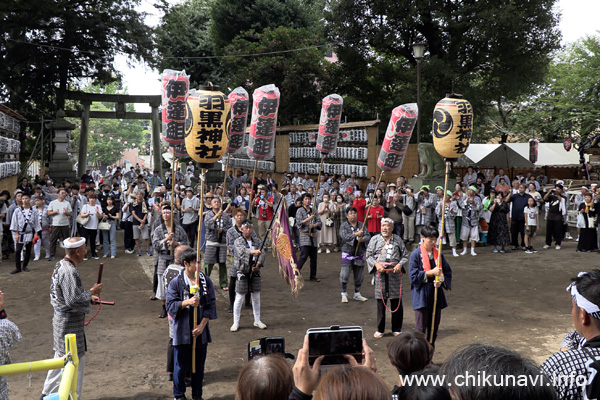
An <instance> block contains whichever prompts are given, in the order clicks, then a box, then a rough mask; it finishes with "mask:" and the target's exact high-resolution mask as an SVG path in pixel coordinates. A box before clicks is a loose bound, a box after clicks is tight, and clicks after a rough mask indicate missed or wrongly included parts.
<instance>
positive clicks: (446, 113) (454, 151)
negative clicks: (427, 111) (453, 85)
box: [433, 94, 473, 160]
mask: <svg viewBox="0 0 600 400" xmlns="http://www.w3.org/2000/svg"><path fill="white" fill-rule="evenodd" d="M472 136H473V107H472V106H471V103H469V102H468V101H467V100H465V99H463V98H462V95H460V94H450V95H448V96H446V97H445V98H444V99H442V100H440V101H439V102H438V103H437V104H436V106H435V109H434V111H433V145H434V146H435V150H436V151H437V152H438V153H439V154H440V155H441V156H442V157H444V158H447V159H449V160H455V159H457V158H458V157H460V156H461V155H463V154H465V152H466V151H467V148H468V147H469V144H470V143H471V138H472Z"/></svg>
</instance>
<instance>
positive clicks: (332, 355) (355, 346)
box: [306, 325, 363, 366]
mask: <svg viewBox="0 0 600 400" xmlns="http://www.w3.org/2000/svg"><path fill="white" fill-rule="evenodd" d="M306 334H307V335H308V346H309V350H308V362H309V363H310V365H313V364H314V362H315V360H316V359H317V358H318V357H319V356H325V358H324V359H323V361H322V362H321V366H337V365H342V364H348V360H347V359H346V357H344V356H345V355H349V356H352V357H354V359H355V360H356V361H357V362H358V363H359V364H360V363H362V357H363V348H362V339H363V331H362V328H361V327H360V326H341V327H340V326H335V325H334V326H331V327H329V328H311V329H309V330H307V331H306Z"/></svg>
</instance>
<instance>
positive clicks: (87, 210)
mask: <svg viewBox="0 0 600 400" xmlns="http://www.w3.org/2000/svg"><path fill="white" fill-rule="evenodd" d="M88 201H89V203H88V204H86V205H84V206H83V207H82V208H81V212H80V213H79V215H80V216H81V217H83V218H85V217H90V218H89V219H88V221H87V223H86V224H85V225H83V228H84V229H85V238H86V241H87V242H88V243H89V244H90V250H91V251H92V257H93V258H94V260H97V259H98V258H99V257H98V254H97V253H96V234H97V232H98V220H99V219H100V218H102V207H100V205H99V204H96V195H95V194H94V193H90V194H88ZM85 260H87V257H86V258H84V261H85Z"/></svg>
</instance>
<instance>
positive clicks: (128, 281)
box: [0, 231, 598, 400]
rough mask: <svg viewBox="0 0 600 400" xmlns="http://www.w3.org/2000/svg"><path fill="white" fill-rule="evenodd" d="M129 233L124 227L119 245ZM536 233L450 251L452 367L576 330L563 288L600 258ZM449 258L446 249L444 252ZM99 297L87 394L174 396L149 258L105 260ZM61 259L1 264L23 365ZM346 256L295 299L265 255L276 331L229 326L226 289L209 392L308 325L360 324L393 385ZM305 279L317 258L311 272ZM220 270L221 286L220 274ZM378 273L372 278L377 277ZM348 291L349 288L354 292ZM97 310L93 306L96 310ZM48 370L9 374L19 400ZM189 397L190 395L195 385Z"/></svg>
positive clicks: (408, 317)
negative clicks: (489, 350)
mask: <svg viewBox="0 0 600 400" xmlns="http://www.w3.org/2000/svg"><path fill="white" fill-rule="evenodd" d="M121 232H122V231H119V232H118V233H117V235H118V240H119V243H122V242H121V240H122V236H121V235H122V233H121ZM542 241H543V239H542V238H540V237H537V238H536V240H535V243H534V244H535V245H536V246H535V247H536V248H538V249H539V250H540V251H539V253H537V254H535V255H530V254H525V253H524V252H522V251H517V252H510V251H509V252H508V253H507V254H504V255H502V254H492V251H491V248H490V247H486V248H481V247H480V248H478V254H479V255H478V256H477V257H472V256H463V257H459V258H454V257H452V256H451V254H450V257H449V262H450V264H451V266H452V270H453V290H452V291H451V292H447V294H446V295H447V298H448V302H449V305H450V306H449V308H447V309H445V310H444V311H443V314H442V322H441V327H440V335H439V338H438V340H437V343H436V344H437V346H436V355H435V357H434V362H436V363H440V362H443V361H444V360H445V359H446V358H447V357H448V356H449V355H450V354H451V353H452V351H454V350H455V349H457V348H458V347H460V346H463V345H466V344H469V343H474V342H484V343H490V344H499V345H500V344H501V345H504V346H507V347H510V348H512V349H515V350H517V351H519V352H521V353H522V354H524V355H526V356H528V357H531V358H532V359H534V360H535V361H536V362H538V363H541V362H542V361H543V360H544V359H545V358H546V357H547V356H549V355H550V354H552V353H553V352H555V351H557V350H558V347H559V344H560V340H561V339H562V336H563V335H564V334H565V333H566V332H568V331H570V330H572V322H571V317H570V311H571V302H570V299H569V295H568V294H567V293H566V292H565V287H566V286H567V285H568V282H569V279H570V278H571V277H573V276H576V275H577V273H578V272H579V271H581V270H586V269H590V268H592V267H595V266H596V265H597V261H598V254H597V253H576V252H575V247H576V243H575V242H574V241H568V242H566V243H564V244H563V248H562V250H560V251H557V250H555V249H554V248H551V249H549V250H543V249H541V247H542V245H543V242H542ZM445 254H446V255H448V252H446V253H445ZM101 261H102V259H101ZM104 261H105V265H104V275H103V282H104V291H103V296H102V298H103V299H105V300H113V301H115V302H116V305H115V306H114V307H110V306H104V307H103V308H102V311H101V312H100V314H99V315H98V317H97V318H96V319H95V320H94V321H93V322H92V323H91V324H90V325H89V326H88V327H87V328H86V336H87V342H88V353H87V357H86V371H85V379H84V387H83V396H82V397H83V398H84V399H85V400H92V399H97V400H100V399H102V400H109V399H110V400H117V399H128V400H134V399H136V400H137V399H140V400H141V399H145V400H154V399H169V398H173V396H172V384H171V382H168V380H167V374H166V373H165V364H166V347H167V342H168V327H167V321H166V320H165V319H158V318H157V315H158V312H159V311H160V303H159V302H157V301H149V300H148V298H149V296H150V295H151V288H152V284H151V280H150V279H149V276H148V274H147V273H146V271H145V269H146V270H147V269H149V268H150V267H151V263H152V262H151V258H150V257H147V256H143V257H137V256H135V255H127V254H123V252H122V249H119V255H118V257H117V258H116V259H114V260H111V259H104ZM98 264H99V262H98V261H95V260H90V261H86V262H84V263H82V265H81V268H80V270H81V276H82V280H83V283H84V287H91V285H92V284H93V283H94V281H95V279H96V275H97V271H98ZM53 265H54V263H50V262H48V261H45V260H43V261H37V262H32V263H31V264H30V266H29V267H30V269H31V272H30V273H20V274H17V275H9V272H10V271H11V270H12V269H13V268H14V263H13V260H12V259H11V260H5V261H4V262H3V263H2V265H1V267H0V289H1V290H2V291H4V292H5V308H6V310H7V313H8V314H9V318H10V319H12V320H13V321H14V322H15V323H16V324H17V325H18V326H19V328H20V329H21V333H22V335H23V340H22V341H21V343H19V344H18V345H17V346H16V347H15V348H13V349H12V351H11V355H12V357H13V361H14V362H25V361H33V360H40V359H44V358H50V357H52V354H53V352H52V324H51V318H52V308H51V306H50V304H49V298H48V288H49V282H50V280H49V279H50V274H51V271H52V267H53ZM339 265H340V253H331V254H319V272H318V276H319V277H320V278H321V282H320V283H316V282H310V281H308V280H307V282H306V284H305V287H304V289H303V290H302V292H301V294H300V296H299V297H298V298H297V299H294V298H293V297H292V296H291V295H290V291H289V288H288V287H287V286H286V284H285V282H284V281H283V280H282V279H281V278H280V276H279V272H278V270H277V265H276V263H275V259H274V258H272V257H270V256H268V257H267V262H266V267H265V268H264V269H263V291H262V294H261V297H262V299H261V303H262V318H261V319H262V321H263V322H264V323H265V324H267V325H268V329H267V330H265V331H261V330H259V329H257V328H254V327H253V326H252V322H253V319H252V314H251V311H250V310H247V309H243V311H242V319H241V324H240V325H241V327H240V330H239V331H238V332H237V333H230V332H229V327H230V326H231V323H232V314H228V313H227V306H228V297H227V293H226V292H223V291H221V290H219V291H218V293H217V306H218V312H219V318H218V319H217V320H214V321H211V322H210V329H211V333H212V337H213V343H211V344H210V345H209V352H208V358H207V366H206V377H205V382H204V398H205V399H221V400H225V399H228V400H233V399H234V393H235V382H236V378H237V374H238V372H239V370H240V369H241V367H242V366H243V365H244V363H245V362H246V357H247V351H246V350H247V344H248V341H250V340H253V339H256V338H260V337H263V336H278V335H281V336H284V337H285V340H286V350H287V351H288V352H293V353H297V349H298V348H299V347H300V346H301V344H302V340H303V336H304V334H305V332H306V329H308V328H312V327H322V326H329V325H333V324H338V325H360V326H362V327H363V329H364V334H365V337H366V339H367V341H368V343H369V345H370V346H371V347H372V348H373V349H374V351H375V354H376V357H377V363H378V368H379V373H380V374H381V376H382V377H383V378H384V379H385V380H386V382H388V384H389V385H390V388H391V387H392V386H393V385H394V383H395V381H396V373H395V371H394V369H393V368H392V367H391V366H390V364H389V362H388V360H387V352H386V344H387V342H388V341H389V340H390V339H391V337H392V336H391V333H390V332H389V326H390V325H389V324H390V319H389V314H388V320H387V322H388V332H386V336H384V337H383V338H381V339H374V338H373V332H374V331H375V322H376V305H375V304H376V303H375V300H374V298H373V297H374V289H373V286H371V285H370V282H369V281H367V282H365V285H364V286H363V289H362V294H363V295H365V296H367V297H368V298H369V301H367V302H364V303H360V302H356V301H350V303H348V304H342V303H341V301H340V294H339V292H340V288H339ZM303 272H304V277H305V279H308V264H307V265H306V267H305V269H304V271H303ZM217 273H218V272H217V271H216V270H215V271H213V276H212V278H213V281H216V280H217ZM369 280H370V278H369ZM403 290H404V296H403V299H404V326H403V330H412V329H414V313H413V312H412V306H411V301H410V284H409V282H408V279H404V285H403ZM349 291H352V289H351V288H349ZM94 312H95V308H93V310H92V314H90V316H91V315H93V313H94ZM44 378H45V374H44V373H34V374H33V376H32V378H31V384H30V386H29V385H28V378H27V376H26V375H18V376H10V377H8V381H9V384H10V389H11V392H10V398H11V399H19V400H29V399H35V400H37V399H39V397H40V393H41V389H42V385H43V381H44ZM188 394H189V392H188Z"/></svg>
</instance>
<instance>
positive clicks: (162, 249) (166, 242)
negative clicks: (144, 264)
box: [152, 203, 190, 318]
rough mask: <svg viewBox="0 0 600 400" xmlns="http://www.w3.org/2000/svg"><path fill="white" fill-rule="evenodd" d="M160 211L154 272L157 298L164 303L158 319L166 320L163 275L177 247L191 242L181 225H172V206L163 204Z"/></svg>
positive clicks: (154, 235) (155, 240)
mask: <svg viewBox="0 0 600 400" xmlns="http://www.w3.org/2000/svg"><path fill="white" fill-rule="evenodd" d="M160 211H161V217H160V222H159V223H158V226H157V227H156V228H155V229H154V230H153V231H152V244H153V247H154V251H155V252H156V253H157V255H158V260H157V261H158V262H157V264H156V270H155V272H154V275H155V279H156V280H157V283H158V284H157V285H156V289H155V296H156V298H157V299H159V300H160V301H161V303H162V311H161V313H160V314H159V315H158V317H159V318H165V317H166V316H167V309H166V306H165V299H166V295H167V293H166V291H165V289H166V287H165V283H164V281H163V275H164V272H165V269H166V268H167V266H168V265H169V264H170V263H171V262H172V261H173V256H172V253H173V250H174V249H175V247H177V246H180V245H189V244H190V242H189V241H188V237H187V234H186V233H185V230H184V229H183V228H182V227H181V225H179V224H176V223H172V218H173V213H172V212H171V205H170V204H169V203H163V204H161V206H160Z"/></svg>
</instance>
